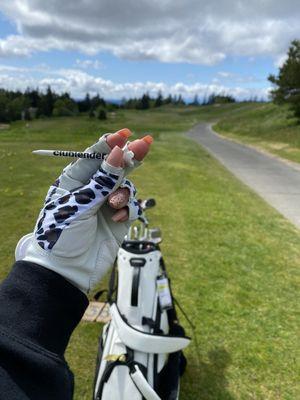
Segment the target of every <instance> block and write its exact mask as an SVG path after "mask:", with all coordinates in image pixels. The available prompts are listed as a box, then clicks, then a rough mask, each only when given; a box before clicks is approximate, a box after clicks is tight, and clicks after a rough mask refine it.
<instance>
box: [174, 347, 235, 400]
mask: <svg viewBox="0 0 300 400" xmlns="http://www.w3.org/2000/svg"><path fill="white" fill-rule="evenodd" d="M208 360H209V361H208V362H204V361H201V360H199V361H197V359H190V360H189V359H188V366H187V370H186V373H185V376H184V379H183V380H182V385H181V397H182V399H183V400H190V399H193V400H194V399H205V400H234V396H233V395H232V394H231V393H230V392H229V391H228V389H227V386H228V382H227V379H226V369H227V368H228V367H229V365H230V364H231V357H230V354H229V353H228V352H227V351H226V350H225V349H224V348H216V349H214V350H212V351H210V352H209V353H208ZM195 396H197V397H195Z"/></svg>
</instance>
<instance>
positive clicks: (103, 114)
mask: <svg viewBox="0 0 300 400" xmlns="http://www.w3.org/2000/svg"><path fill="white" fill-rule="evenodd" d="M97 118H98V119H102V120H103V119H107V116H106V111H105V110H104V109H103V108H99V109H98V115H97Z"/></svg>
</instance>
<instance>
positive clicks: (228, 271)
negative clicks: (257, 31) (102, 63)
mask: <svg viewBox="0 0 300 400" xmlns="http://www.w3.org/2000/svg"><path fill="white" fill-rule="evenodd" d="M242 107H245V105H233V106H230V107H222V108H213V107H209V108H205V109H206V110H203V108H201V109H196V108H195V109H193V108H191V109H185V108H179V109H170V108H162V109H159V110H151V111H149V112H148V111H147V112H143V111H140V112H137V111H128V112H122V113H120V114H119V115H118V114H117V117H116V118H115V119H114V120H109V121H107V122H105V123H102V122H101V123H100V122H99V121H96V120H95V121H91V120H89V119H88V118H85V117H81V118H74V119H57V120H44V121H34V122H32V123H30V127H29V128H26V126H25V125H24V124H23V123H15V124H13V125H12V127H11V128H10V129H9V130H6V131H1V132H0V142H1V152H0V159H1V169H0V177H1V188H0V190H1V201H2V207H1V210H0V216H1V221H2V222H1V224H2V238H1V253H0V266H1V269H0V273H1V278H3V277H4V276H5V275H6V274H7V272H8V270H9V268H10V264H11V263H12V262H13V249H14V247H15V244H16V242H17V240H18V238H19V237H20V236H21V235H23V234H24V233H27V232H28V231H30V230H31V229H32V227H33V225H34V222H35V219H36V217H37V214H38V210H39V207H40V206H41V204H42V201H43V198H44V195H45V193H46V190H47V187H48V186H49V184H50V183H51V182H52V181H53V180H54V179H55V178H56V176H57V175H58V174H59V172H60V170H61V168H62V167H63V165H64V161H63V160H60V159H49V158H39V157H37V156H33V155H31V154H30V151H31V150H32V149H36V148H55V147H59V148H65V149H68V148H71V149H75V150H77V149H78V150H79V149H82V148H84V146H86V145H88V144H89V143H91V142H92V141H93V140H95V139H96V138H97V135H98V134H99V133H100V132H107V131H113V130H115V129H118V128H120V127H124V126H128V127H130V128H132V129H133V130H134V131H135V132H136V134H140V133H145V132H153V134H154V136H155V139H156V140H155V142H154V145H153V149H152V152H151V154H149V157H148V159H147V161H146V162H145V164H144V166H143V167H141V168H140V170H137V171H136V172H135V173H134V177H133V180H134V182H135V183H136V185H137V186H138V188H139V194H140V196H141V197H146V196H153V197H155V198H156V200H157V207H156V208H155V209H153V210H151V211H149V218H150V219H151V221H152V224H153V225H154V226H155V225H158V226H160V227H161V228H162V231H163V235H164V242H163V244H162V250H163V252H164V255H165V258H166V263H167V267H168V269H169V273H170V275H171V278H172V283H173V290H174V292H175V295H176V296H177V298H178V300H179V301H180V302H181V303H182V305H183V307H184V308H185V309H186V310H187V311H188V314H189V316H190V317H191V318H192V319H193V321H194V322H195V325H196V327H197V343H196V340H194V341H193V342H192V344H191V346H190V347H189V348H188V349H187V351H186V355H187V358H188V368H187V372H186V374H185V376H184V378H183V380H182V389H181V392H182V394H181V399H182V400H196V399H206V400H234V399H236V400H237V399H263V400H266V399H270V400H277V399H284V400H292V399H293V400H294V399H297V398H299V397H300V389H299V385H298V378H299V372H300V371H299V353H298V354H297V351H298V350H299V335H298V334H299V272H298V270H299V261H300V235H299V232H298V231H297V230H296V229H295V228H294V227H293V226H292V225H290V224H289V223H288V222H287V221H286V220H284V218H283V217H281V216H280V215H279V214H278V213H276V212H275V211H274V210H273V209H272V208H271V207H269V206H268V205H266V203H265V202H263V201H262V200H261V199H260V198H258V197H257V196H256V195H255V194H254V193H253V192H252V191H250V190H249V189H248V188H247V187H245V186H244V185H242V184H241V183H240V182H239V181H237V180H236V179H235V178H233V177H232V175H231V174H229V173H228V172H227V171H226V170H224V168H223V167H221V166H220V164H218V163H217V162H216V161H215V160H214V159H212V158H211V157H210V156H209V155H208V154H207V153H206V152H205V151H203V150H202V149H201V148H200V147H199V146H198V145H196V144H195V143H194V142H192V141H191V140H189V139H188V138H186V137H185V136H184V135H182V134H181V132H183V131H185V130H187V129H188V128H189V127H191V126H192V125H193V124H195V123H196V122H197V121H200V120H206V119H207V120H214V119H216V118H220V117H222V116H223V117H224V116H225V115H229V114H231V117H232V118H233V115H234V114H235V113H236V114H238V113H242V112H244V111H242ZM70 143H71V144H70ZM100 286H101V284H100ZM181 321H182V322H183V324H184V325H185V327H186V329H187V332H188V333H189V334H192V332H191V330H190V328H189V326H188V325H187V324H186V322H185V321H184V319H183V318H181ZM100 329H101V326H100V325H98V324H91V323H81V324H80V325H79V326H78V328H77V329H76V330H75V332H74V334H73V337H72V339H71V342H70V345H69V347H68V350H67V354H66V358H67V360H68V362H69V364H70V366H71V368H72V369H73V371H74V373H75V385H76V390H75V399H76V400H79V399H80V400H87V399H90V398H91V385H92V380H93V372H94V363H95V354H96V349H97V338H98V335H99V333H100Z"/></svg>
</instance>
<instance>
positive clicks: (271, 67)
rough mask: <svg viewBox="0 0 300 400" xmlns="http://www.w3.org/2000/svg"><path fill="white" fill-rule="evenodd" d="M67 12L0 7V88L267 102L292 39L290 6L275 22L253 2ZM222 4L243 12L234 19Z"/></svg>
mask: <svg viewBox="0 0 300 400" xmlns="http://www.w3.org/2000/svg"><path fill="white" fill-rule="evenodd" d="M68 2H69V0H66V1H65V3H66V4H65V3H64V4H65V7H61V6H59V4H60V3H59V2H57V7H56V4H55V3H56V0H52V1H51V2H50V5H51V7H50V6H49V7H48V6H46V5H45V4H44V3H43V2H42V1H39V0H23V2H18V1H17V0H11V2H9V5H8V4H7V2H5V1H4V0H0V86H1V87H7V88H11V89H25V88H26V86H39V87H40V88H41V89H44V88H45V87H46V86H47V85H48V84H51V86H53V87H54V89H55V90H57V91H65V90H66V91H69V92H71V93H72V95H73V96H75V97H81V96H83V95H84V93H85V92H86V91H89V92H91V93H97V92H99V93H100V94H101V95H103V96H104V97H106V98H121V97H124V96H125V97H130V96H133V95H140V94H141V93H142V92H144V91H149V92H150V93H151V94H153V95H154V94H155V93H157V91H158V90H162V92H163V93H164V94H165V95H167V94H168V93H173V94H179V93H182V94H183V96H184V97H185V98H192V97H193V96H194V95H195V94H198V95H199V96H200V97H202V96H203V95H207V94H209V93H211V92H226V93H229V94H233V95H234V96H236V97H238V98H240V99H243V98H249V97H251V96H258V97H259V98H260V97H264V98H267V94H268V90H269V87H270V84H269V82H268V80H267V76H268V75H269V73H276V71H277V70H278V65H280V63H282V61H283V60H284V54H285V53H286V50H287V48H288V45H289V43H290V41H291V40H292V39H294V38H297V35H298V37H299V30H300V29H299V28H298V23H296V21H295V23H294V18H296V17H297V15H296V14H295V12H293V10H292V6H293V4H294V3H295V4H297V3H296V2H290V4H291V10H290V14H289V13H287V12H285V14H283V13H282V10H281V9H280V7H279V8H278V10H277V12H278V15H275V14H274V10H273V9H272V13H271V12H268V9H265V8H264V10H262V9H260V10H257V5H256V4H255V3H256V1H253V4H252V5H253V7H251V6H250V8H249V6H248V5H247V3H246V2H235V3H232V2H230V1H227V2H224V1H219V2H214V1H212V6H211V7H207V8H206V10H205V11H203V7H201V3H203V4H204V2H202V1H201V0H200V1H197V2H194V1H193V0H187V1H186V2H185V3H186V4H189V5H190V6H191V8H192V11H191V12H189V10H187V7H185V8H182V7H181V4H182V2H180V1H178V2H177V1H176V0H174V1H173V2H169V1H168V0H165V1H163V0H162V1H161V2H156V1H155V0H152V1H148V0H141V3H143V6H144V7H141V9H140V8H139V7H136V3H135V2H131V1H129V2H128V4H127V6H126V10H124V13H123V12H122V7H124V4H125V3H124V2H123V3H122V2H121V3H120V2H119V1H118V0H117V1H115V3H114V5H115V8H112V7H113V6H112V5H111V4H110V3H107V2H106V1H104V0H103V1H102V0H98V1H93V2H92V1H91V0H85V1H84V0H82V1H77V3H76V7H75V9H73V8H68V7H67V3H68ZM80 3H82V4H80ZM87 3H90V12H89V9H87V10H86V7H87V5H88V4H87ZM95 3H96V5H98V7H97V8H94V7H95ZM117 3H119V4H118V6H119V7H118V6H117ZM153 3H154V6H155V7H153ZM162 3H164V8H160V7H161V4H162ZM183 3H184V2H183ZM213 3H215V6H214V4H213ZM229 3H232V4H237V3H242V5H243V7H242V8H241V9H239V10H237V11H236V15H234V12H233V11H232V9H230V7H229V6H228V5H229ZM266 3H268V1H266ZM275 3H276V2H274V1H273V6H274V4H275ZM278 3H279V2H278ZM288 3H289V2H288ZM69 4H70V5H72V4H74V3H72V2H69ZM121 4H122V7H120V5H121ZM199 4H200V7H199ZM203 4H202V6H203ZM258 4H261V3H258ZM80 6H82V7H84V8H81V7H80ZM104 6H105V8H104ZM176 6H177V7H176ZM192 6H193V7H192ZM47 7H48V8H47ZM109 7H110V8H109ZM147 7H148V8H147ZM168 7H169V8H168ZM195 7H196V8H197V10H199V11H198V12H199V17H197V18H195V17H194V14H195V13H194V12H193V11H195ZM273 8H274V7H273ZM275 8H276V7H275ZM298 8H299V7H298ZM70 10H71V11H70ZM82 10H84V13H83V15H82V12H81V11H82ZM143 11H144V12H143ZM275 11H276V10H275ZM105 12H106V15H104V14H105ZM297 13H298V15H299V12H297ZM122 14H124V15H122ZM127 14H128V15H127ZM196 14H197V13H196ZM279 15H280V19H278V18H279ZM248 16H249V17H251V18H247V17H248ZM132 20H134V21H139V22H138V23H135V24H132ZM297 21H298V20H297ZM120 25H121V26H120ZM283 32H284V36H283ZM279 37H280V40H279V39H278V38H279Z"/></svg>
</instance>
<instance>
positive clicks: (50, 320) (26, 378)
mask: <svg viewBox="0 0 300 400" xmlns="http://www.w3.org/2000/svg"><path fill="white" fill-rule="evenodd" d="M87 306H88V299H87V297H86V296H85V295H84V293H82V292H81V291H80V290H79V289H77V288H76V287H74V286H73V285H72V284H70V283H69V282H68V281H66V280H65V279H64V278H63V277H62V276H60V275H59V274H57V273H55V272H53V271H50V270H48V269H46V268H44V267H41V266H39V265H37V264H33V263H29V262H25V261H18V262H16V263H15V264H14V266H13V268H12V270H11V272H10V273H9V275H8V276H7V278H6V279H5V280H4V281H3V282H2V284H1V286H0V400H2V399H3V400H25V399H26V400H29V399H30V400H48V399H49V400H50V399H51V400H70V399H72V397H73V390H74V379H73V374H72V372H71V371H70V369H69V367H68V365H67V363H66V361H65V359H64V352H65V349H66V347H67V345H68V342H69V339H70V336H71V334H72V332H73V330H74V329H75V327H76V326H77V324H78V323H79V321H80V320H81V317H82V315H83V313H84V311H85V309H86V307H87Z"/></svg>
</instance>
